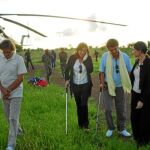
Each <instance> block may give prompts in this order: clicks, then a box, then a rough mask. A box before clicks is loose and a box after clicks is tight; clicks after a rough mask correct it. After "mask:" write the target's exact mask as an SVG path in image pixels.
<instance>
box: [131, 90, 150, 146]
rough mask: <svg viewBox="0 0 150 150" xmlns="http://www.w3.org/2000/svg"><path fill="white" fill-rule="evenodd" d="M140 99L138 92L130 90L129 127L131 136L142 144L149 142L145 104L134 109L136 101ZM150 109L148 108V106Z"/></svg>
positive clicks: (149, 131)
mask: <svg viewBox="0 0 150 150" xmlns="http://www.w3.org/2000/svg"><path fill="white" fill-rule="evenodd" d="M139 100H140V94H139V93H136V92H134V91H132V98H131V127H132V132H133V138H134V140H135V141H136V143H137V145H139V146H142V145H145V144H148V143H149V142H150V126H149V120H150V119H149V115H150V114H148V113H146V112H147V106H144V105H143V108H142V109H136V106H137V102H138V101H139ZM149 109H150V108H149Z"/></svg>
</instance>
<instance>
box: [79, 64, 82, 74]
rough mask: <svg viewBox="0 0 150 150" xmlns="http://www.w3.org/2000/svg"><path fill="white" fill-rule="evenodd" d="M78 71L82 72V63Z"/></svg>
mask: <svg viewBox="0 0 150 150" xmlns="http://www.w3.org/2000/svg"><path fill="white" fill-rule="evenodd" d="M79 73H82V65H79Z"/></svg>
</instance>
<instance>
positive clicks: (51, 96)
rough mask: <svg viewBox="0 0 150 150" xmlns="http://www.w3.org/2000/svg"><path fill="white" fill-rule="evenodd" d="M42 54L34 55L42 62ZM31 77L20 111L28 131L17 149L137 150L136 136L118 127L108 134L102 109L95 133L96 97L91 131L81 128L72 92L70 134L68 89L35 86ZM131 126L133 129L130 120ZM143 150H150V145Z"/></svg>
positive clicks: (3, 134) (2, 125)
mask: <svg viewBox="0 0 150 150" xmlns="http://www.w3.org/2000/svg"><path fill="white" fill-rule="evenodd" d="M34 53H35V52H34ZM40 56H41V54H39V53H36V54H35V55H34V60H33V61H34V63H37V64H39V63H40V61H38V60H39V58H40ZM96 67H98V65H97V63H96V62H94V68H95V70H97V69H96ZM57 69H59V68H57ZM38 75H40V72H39V71H37V76H38ZM27 79H28V75H26V76H25V80H24V98H23V102H22V108H21V115H20V122H21V124H22V128H23V131H24V134H23V135H21V136H19V137H18V139H17V146H16V150H136V145H135V143H134V141H133V139H132V138H129V139H124V138H122V137H119V136H118V134H117V131H116V132H115V133H114V136H113V137H112V138H111V139H108V138H106V137H105V132H106V130H107V128H106V123H105V118H104V112H103V111H102V110H100V128H99V131H98V133H97V134H96V133H95V126H96V104H95V100H94V99H93V98H90V100H89V120H90V132H89V133H86V132H85V131H83V130H80V129H78V126H77V116H76V107H75V102H74V99H73V98H71V97H70V96H69V103H68V134H67V135H66V134H65V90H64V89H63V88H61V87H59V86H57V85H54V84H50V85H49V86H48V87H46V88H37V87H33V86H31V85H30V84H28V83H27ZM2 106H3V105H2V102H0V150H4V149H5V147H6V144H7V128H8V125H7V122H6V120H5V118H4V115H3V111H2V110H3V109H2ZM113 115H114V114H113ZM127 129H128V130H129V131H131V129H130V122H128V123H127ZM141 150H150V146H149V147H146V148H141Z"/></svg>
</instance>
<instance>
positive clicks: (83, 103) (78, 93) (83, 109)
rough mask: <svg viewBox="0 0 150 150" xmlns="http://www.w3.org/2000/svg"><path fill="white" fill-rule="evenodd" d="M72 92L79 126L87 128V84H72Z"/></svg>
mask: <svg viewBox="0 0 150 150" xmlns="http://www.w3.org/2000/svg"><path fill="white" fill-rule="evenodd" d="M73 93H74V97H75V101H76V106H77V115H78V125H79V127H80V128H88V125H89V120H88V84H82V85H75V84H74V85H73Z"/></svg>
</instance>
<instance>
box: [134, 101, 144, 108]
mask: <svg viewBox="0 0 150 150" xmlns="http://www.w3.org/2000/svg"><path fill="white" fill-rule="evenodd" d="M142 107H143V102H141V101H138V102H137V106H136V109H141V108H142Z"/></svg>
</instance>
